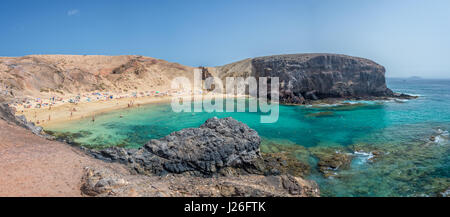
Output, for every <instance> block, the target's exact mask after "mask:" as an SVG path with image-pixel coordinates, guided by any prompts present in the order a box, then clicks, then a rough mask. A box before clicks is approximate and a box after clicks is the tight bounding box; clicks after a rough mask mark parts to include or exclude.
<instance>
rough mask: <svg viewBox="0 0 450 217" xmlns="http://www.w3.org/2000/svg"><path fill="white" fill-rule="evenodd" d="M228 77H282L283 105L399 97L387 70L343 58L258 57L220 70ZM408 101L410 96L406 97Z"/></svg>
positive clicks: (348, 57)
mask: <svg viewBox="0 0 450 217" xmlns="http://www.w3.org/2000/svg"><path fill="white" fill-rule="evenodd" d="M216 70H217V75H218V76H219V77H221V78H225V77H249V76H254V77H256V78H259V77H279V79H280V102H282V103H295V104H302V103H305V101H308V100H318V99H327V98H356V99H361V98H370V97H396V96H397V97H398V96H400V95H398V94H394V93H393V92H392V90H390V89H389V88H387V86H386V79H385V72H386V70H385V68H384V67H383V66H381V65H379V64H377V63H375V62H374V61H371V60H368V59H364V58H359V57H352V56H347V55H339V54H288V55H276V56H266V57H257V58H251V59H245V60H242V61H239V62H235V63H231V64H228V65H224V66H220V67H216ZM403 96H405V97H406V95H403Z"/></svg>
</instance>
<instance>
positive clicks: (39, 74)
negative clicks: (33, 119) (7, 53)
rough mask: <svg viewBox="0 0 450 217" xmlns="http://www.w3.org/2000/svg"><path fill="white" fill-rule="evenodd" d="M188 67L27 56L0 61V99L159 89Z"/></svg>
mask: <svg viewBox="0 0 450 217" xmlns="http://www.w3.org/2000/svg"><path fill="white" fill-rule="evenodd" d="M192 70H193V68H192V67H188V66H183V65H180V64H178V63H171V62H167V61H164V60H160V59H155V58H151V57H143V56H87V55H30V56H24V57H0V96H2V95H3V97H5V96H9V97H11V96H13V97H16V98H17V97H21V96H25V95H28V96H36V97H37V96H45V95H63V94H77V93H80V92H87V91H113V92H129V91H133V90H143V89H144V90H149V89H158V88H161V89H163V88H164V87H167V86H169V85H170V81H171V80H172V78H174V77H176V76H186V77H190V76H191V75H192Z"/></svg>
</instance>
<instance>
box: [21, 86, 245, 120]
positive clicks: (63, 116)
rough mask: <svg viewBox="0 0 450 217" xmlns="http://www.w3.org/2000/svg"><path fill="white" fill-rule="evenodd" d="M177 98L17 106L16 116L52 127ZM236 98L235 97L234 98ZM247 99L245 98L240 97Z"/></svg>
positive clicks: (165, 97) (140, 98)
mask: <svg viewBox="0 0 450 217" xmlns="http://www.w3.org/2000/svg"><path fill="white" fill-rule="evenodd" d="M220 95H221V96H222V97H223V98H226V97H227V95H225V94H215V95H210V94H208V95H195V96H193V95H187V94H184V95H180V96H178V97H186V96H191V97H192V100H194V99H198V98H200V99H206V98H213V97H216V96H220ZM173 97H176V96H172V95H165V96H141V97H121V98H113V99H106V100H98V101H91V102H86V101H85V102H77V103H70V102H65V103H59V104H56V105H52V106H46V107H40V108H33V107H31V108H24V107H23V106H16V107H15V109H16V115H17V116H19V115H24V116H25V117H26V118H27V120H28V121H32V122H34V123H35V124H36V125H39V126H43V127H46V126H50V125H52V124H56V123H62V122H65V121H71V120H77V119H81V118H94V119H95V116H96V115H99V114H102V113H106V112H110V111H113V110H119V109H126V108H132V107H139V106H142V105H146V104H152V103H169V102H171V100H172V98H173ZM233 97H235V96H233ZM238 97H245V96H238Z"/></svg>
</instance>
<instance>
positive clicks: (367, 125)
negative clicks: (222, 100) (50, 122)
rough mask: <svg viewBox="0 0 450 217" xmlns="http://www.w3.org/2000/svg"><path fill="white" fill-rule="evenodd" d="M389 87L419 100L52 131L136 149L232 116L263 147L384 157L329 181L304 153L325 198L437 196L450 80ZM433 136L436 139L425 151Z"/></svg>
mask: <svg viewBox="0 0 450 217" xmlns="http://www.w3.org/2000/svg"><path fill="white" fill-rule="evenodd" d="M388 86H389V87H390V88H391V89H393V90H394V91H396V92H403V93H409V94H415V95H419V96H420V98H418V99H415V100H407V101H377V102H358V103H356V102H350V103H352V104H347V105H335V106H332V105H331V106H283V105H281V106H280V116H279V120H278V121H277V122H276V123H272V124H261V123H260V116H261V115H262V113H250V112H245V113H206V112H202V113H194V112H191V113H185V112H183V113H174V112H172V110H171V107H170V104H153V105H146V106H141V107H140V108H133V109H127V110H121V111H114V112H110V113H107V114H103V115H100V116H97V117H96V121H95V123H93V122H92V121H91V120H90V119H89V118H87V119H83V120H77V121H72V122H70V123H65V124H61V125H55V126H52V127H50V128H49V129H47V130H52V131H57V132H70V133H75V134H76V135H78V136H76V137H75V141H76V142H78V143H81V144H83V145H87V146H93V147H104V146H115V145H119V146H127V147H139V146H141V145H143V144H144V143H146V142H147V141H148V140H149V139H154V138H161V137H163V136H166V135H168V134H169V133H171V132H173V131H177V130H181V129H183V128H187V127H198V126H199V125H201V124H202V123H203V122H204V121H205V120H206V119H208V118H210V117H213V116H217V117H229V116H231V117H233V118H235V119H237V120H239V121H242V122H244V123H246V124H247V125H249V126H250V127H251V128H253V129H255V130H256V131H257V132H258V133H259V135H260V136H261V137H262V138H263V143H264V145H265V146H270V145H271V144H281V145H283V144H289V145H292V144H295V145H297V146H298V147H299V148H300V147H305V148H306V149H307V150H315V149H317V148H318V147H319V148H325V150H326V149H327V148H328V149H339V150H343V151H345V152H348V153H353V152H354V147H360V148H362V149H363V150H367V151H368V152H370V151H371V150H382V151H383V152H384V153H386V154H385V155H383V156H382V157H381V158H380V159H379V160H377V161H375V162H370V161H368V160H367V156H365V155H364V154H356V155H354V158H353V161H352V163H351V166H350V168H348V169H345V170H339V171H336V174H338V175H337V176H333V177H328V178H325V177H324V176H322V175H321V174H320V173H319V172H318V171H317V170H316V169H315V163H316V162H317V157H316V156H314V154H311V152H312V151H309V152H308V151H307V155H308V156H307V157H306V159H307V161H308V163H311V166H312V168H313V169H312V171H311V175H309V178H311V179H313V180H315V181H317V182H318V184H319V186H320V188H321V191H322V195H324V196H435V195H436V194H439V192H442V191H444V190H446V189H447V188H448V187H450V184H449V183H450V179H449V178H450V159H449V154H450V148H449V147H450V144H449V142H448V130H450V109H449V108H450V80H409V79H408V80H404V79H388ZM121 116H122V117H121ZM432 135H433V136H436V137H437V138H438V141H437V142H434V143H432V144H428V145H425V144H426V143H428V142H429V138H430V136H432ZM281 147H283V146H281ZM269 149H270V147H269ZM300 158H301V157H299V159H300ZM302 159H305V158H302Z"/></svg>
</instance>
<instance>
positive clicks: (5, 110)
mask: <svg viewBox="0 0 450 217" xmlns="http://www.w3.org/2000/svg"><path fill="white" fill-rule="evenodd" d="M0 119H3V120H4V121H6V122H8V123H12V124H16V125H18V126H20V127H24V128H26V129H29V130H31V132H33V133H34V134H36V135H38V136H43V137H46V136H45V135H42V134H41V133H42V130H43V128H42V127H40V126H36V125H35V124H34V123H33V122H31V121H27V119H26V118H25V116H24V115H20V116H15V115H14V111H13V110H12V109H11V107H9V105H8V104H7V103H0Z"/></svg>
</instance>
